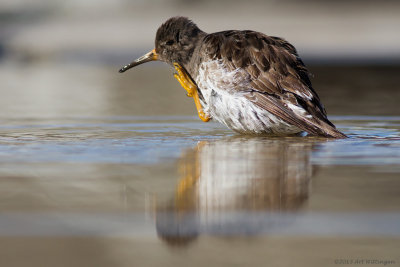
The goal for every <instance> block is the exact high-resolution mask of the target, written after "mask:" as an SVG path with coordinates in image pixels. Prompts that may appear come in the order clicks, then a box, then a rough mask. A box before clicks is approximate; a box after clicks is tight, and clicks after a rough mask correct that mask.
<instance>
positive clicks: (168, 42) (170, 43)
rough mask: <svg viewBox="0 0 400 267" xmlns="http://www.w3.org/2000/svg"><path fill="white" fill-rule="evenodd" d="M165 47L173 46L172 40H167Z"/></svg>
mask: <svg viewBox="0 0 400 267" xmlns="http://www.w3.org/2000/svg"><path fill="white" fill-rule="evenodd" d="M165 44H166V45H173V44H174V40H169V41H167V42H166V43H165Z"/></svg>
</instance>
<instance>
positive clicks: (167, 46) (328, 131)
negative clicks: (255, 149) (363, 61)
mask: <svg viewBox="0 0 400 267" xmlns="http://www.w3.org/2000/svg"><path fill="white" fill-rule="evenodd" d="M154 60H159V61H163V62H165V63H167V64H169V65H171V66H172V67H174V68H175V71H176V72H175V73H174V77H175V78H176V79H177V80H178V81H179V83H180V84H181V85H182V87H183V88H184V89H185V90H186V91H187V96H189V97H193V99H194V102H195V105H196V108H197V113H198V116H199V118H200V119H201V120H202V121H204V122H207V121H209V120H211V119H215V120H217V121H219V122H220V123H222V124H224V125H226V126H227V127H228V128H230V129H232V130H233V131H235V132H238V133H241V134H249V135H273V136H285V135H298V134H302V133H304V132H306V133H308V135H311V136H322V137H328V138H346V137H347V136H346V135H345V134H343V133H342V132H340V131H339V130H338V129H336V127H335V125H334V124H333V123H332V122H330V121H329V119H328V117H327V113H326V110H325V108H324V106H323V105H322V103H321V101H320V98H319V96H318V95H317V93H316V91H315V90H314V89H313V87H312V84H311V80H310V77H311V74H310V72H309V71H308V69H307V67H306V66H305V64H304V63H303V61H302V59H301V58H300V56H299V55H298V52H297V50H296V48H295V47H294V46H293V45H292V44H290V43H289V42H288V41H286V40H285V39H283V38H280V37H275V36H269V35H266V34H263V33H261V32H256V31H252V30H227V31H220V32H215V33H206V32H204V31H202V30H201V29H200V28H199V27H198V26H197V25H196V24H195V23H194V22H193V21H192V20H190V19H189V18H187V17H182V16H177V17H172V18H169V19H168V20H167V21H165V22H164V23H163V24H162V25H161V26H160V27H159V28H158V30H157V32H156V37H155V48H154V49H153V50H151V51H150V52H148V53H147V54H145V55H143V56H142V57H140V58H138V59H136V60H134V61H133V62H131V63H129V64H128V65H125V66H124V67H122V68H121V69H120V70H119V72H120V73H122V72H125V71H126V70H128V69H131V68H133V67H136V66H138V65H140V64H143V63H146V62H149V61H154Z"/></svg>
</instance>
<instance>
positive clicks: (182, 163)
mask: <svg viewBox="0 0 400 267" xmlns="http://www.w3.org/2000/svg"><path fill="white" fill-rule="evenodd" d="M296 140H297V141H296ZM311 147H312V145H311V144H310V143H305V142H304V141H298V139H296V138H294V139H272V140H271V139H262V138H243V137H241V138H233V137H232V138H228V139H222V140H216V141H202V142H200V143H198V144H197V146H195V147H194V148H193V149H190V150H188V151H186V152H185V153H183V155H182V156H181V158H180V160H179V164H178V166H179V172H180V174H181V178H180V180H179V182H178V184H177V188H176V192H175V196H174V197H173V200H172V201H170V202H169V203H164V205H162V206H161V205H158V206H157V214H156V225H157V233H158V235H159V236H160V237H161V238H162V239H163V240H165V241H166V242H167V243H168V244H175V245H179V244H181V245H183V244H188V243H190V241H192V240H194V239H196V237H197V236H198V235H200V234H211V235H244V234H245V235H256V234H257V233H259V232H260V231H262V229H264V228H265V227H272V225H273V224H276V223H278V224H280V225H281V224H282V223H283V224H284V223H285V222H282V221H279V222H276V221H274V220H273V217H274V214H277V213H282V212H291V211H295V210H297V209H299V208H300V207H301V206H302V204H303V203H304V202H305V200H306V199H307V197H308V195H309V191H310V178H311V175H312V166H311V164H310V159H309V157H310V151H311ZM271 218H272V220H271Z"/></svg>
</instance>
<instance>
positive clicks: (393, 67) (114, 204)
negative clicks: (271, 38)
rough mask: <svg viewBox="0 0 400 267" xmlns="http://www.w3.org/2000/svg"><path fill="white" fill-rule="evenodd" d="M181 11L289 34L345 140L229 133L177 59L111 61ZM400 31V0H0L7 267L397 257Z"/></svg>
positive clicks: (200, 21)
mask: <svg viewBox="0 0 400 267" xmlns="http://www.w3.org/2000/svg"><path fill="white" fill-rule="evenodd" d="M176 15H181V16H187V17H189V18H191V19H192V20H193V21H194V22H195V23H196V24H197V25H198V26H199V27H200V28H201V29H202V30H204V31H205V32H209V33H210V32H215V31H222V30H228V29H243V30H247V29H251V30H256V31H260V32H263V33H266V34H268V35H275V36H280V37H284V38H285V39H287V40H288V41H289V42H291V43H292V44H293V45H294V46H295V47H296V48H297V49H298V52H299V54H300V56H301V57H302V58H303V60H304V62H305V63H306V65H307V66H308V67H309V69H310V71H311V72H312V74H313V77H312V82H313V85H314V88H315V90H316V91H317V92H318V94H319V96H320V98H321V100H322V102H323V104H324V105H325V107H326V109H327V112H328V116H329V118H330V119H331V120H332V121H333V122H334V123H335V124H336V125H337V126H338V128H339V129H340V130H341V131H344V132H345V133H346V134H348V135H349V136H350V137H351V138H349V139H346V140H326V139H321V138H320V139H318V138H297V139H296V138H255V137H253V138H252V137H240V136H235V134H234V133H233V132H232V131H230V130H229V129H226V128H224V127H223V126H221V125H220V124H217V123H214V122H210V123H207V124H205V123H202V122H201V121H199V119H198V118H197V116H196V110H195V107H194V103H193V100H192V99H191V98H188V97H186V96H185V95H186V92H185V91H184V90H183V88H181V87H180V85H179V84H178V82H177V81H176V80H175V79H174V78H173V75H172V74H173V69H172V68H171V67H169V66H167V65H166V64H164V63H161V62H151V63H148V64H144V65H141V66H140V67H137V68H135V69H132V70H130V71H128V72H126V73H124V74H120V73H118V70H119V68H120V67H122V66H123V65H125V64H127V63H129V62H131V61H132V60H133V59H136V58H137V57H139V56H141V55H143V54H144V53H146V52H148V51H150V50H151V49H153V48H154V38H155V33H156V30H157V28H158V27H159V26H160V24H161V23H163V22H164V21H165V20H166V19H168V18H170V17H172V16H176ZM399 29H400V1H397V0H392V1H391V0H386V1H369V0H367V1H365V0H350V1H340V0H338V1H316V0H315V1H313V0H303V1H294V0H292V1H290V0H283V1H274V0H269V1H262V0H259V1H257V0H256V1H237V0H234V1H228V0H225V1H214V0H198V1H186V0H165V1H162V0H150V1H145V0H139V1H133V0H113V1H106V0H97V1H94V0H85V1H81V0H70V1H59V0H35V1H31V0H1V1H0V94H1V97H0V265H1V266H187V265H189V264H190V266H205V265H208V266H213V265H215V266H260V267H261V266H267V265H268V266H269V264H271V265H273V266H337V264H338V262H336V261H335V260H338V259H339V260H340V259H356V258H359V259H364V260H367V259H370V260H373V259H377V260H384V261H387V262H386V264H390V266H395V265H396V264H397V265H398V264H399V262H400V258H399V255H398V247H399V246H400V238H399V237H400V229H399V227H398V225H399V224H400V215H399V214H400V212H399V207H400V197H399V196H400V191H399V190H400V189H399V188H400V180H399V177H400V175H399V174H400V167H399V162H400V160H399V159H400V151H399V147H400V117H399V116H400V108H399V104H398V103H399V99H400V90H399V84H400V78H399V77H400V76H399V73H400V34H399ZM210 262H211V263H212V264H211V263H210ZM339 263H340V262H339Z"/></svg>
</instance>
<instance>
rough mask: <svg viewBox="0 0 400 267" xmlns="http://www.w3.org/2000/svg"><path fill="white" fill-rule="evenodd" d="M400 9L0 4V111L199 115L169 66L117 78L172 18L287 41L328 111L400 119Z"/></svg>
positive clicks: (360, 4)
mask: <svg viewBox="0 0 400 267" xmlns="http://www.w3.org/2000/svg"><path fill="white" fill-rule="evenodd" d="M399 10H400V3H399V2H398V1H390V0H388V1H380V2H377V1H356V0H354V1H311V0H310V1H207V0H201V1H184V0H170V1H161V0H160V1H154V0H153V1H127V0H116V1H104V0H102V1H50V0H36V1H24V0H18V1H14V0H13V1H11V0H3V1H1V3H0V21H1V28H0V70H1V71H0V80H1V83H2V86H1V93H2V97H1V99H0V106H1V107H2V108H1V115H2V116H5V117H10V116H18V115H19V114H21V113H22V114H23V115H26V114H27V113H28V114H31V115H32V116H55V115H57V114H65V113H68V114H69V115H71V116H72V115H77V116H81V115H94V114H111V115H149V114H174V115H178V114H191V115H195V110H194V109H193V105H192V102H191V100H190V99H188V98H185V97H184V93H183V91H182V89H181V88H179V86H178V84H177V82H176V81H175V80H174V79H173V77H172V69H171V68H169V67H168V66H166V65H165V64H162V63H158V62H153V63H150V64H146V65H143V66H141V67H140V68H137V69H135V70H133V71H132V70H131V71H129V72H128V73H125V74H123V75H121V74H119V73H117V72H116V71H117V70H118V69H119V67H121V66H123V65H125V64H126V63H128V62H131V60H133V59H135V58H137V57H138V56H140V55H142V54H144V53H145V52H147V51H149V50H151V49H152V48H153V46H154V38H155V32H156V30H157V28H158V27H159V25H160V24H161V23H162V22H164V21H165V20H166V19H168V18H169V17H172V16H176V15H182V16H187V17H189V18H191V19H192V20H193V21H194V22H195V23H197V24H198V26H199V27H200V28H201V29H203V30H204V31H206V32H215V31H222V30H227V29H252V30H256V31H260V32H263V33H266V34H268V35H275V36H280V37H284V38H286V39H287V40H288V41H290V42H291V43H292V44H294V45H295V46H296V47H297V49H298V51H299V53H300V56H301V57H302V58H303V60H304V61H305V63H306V64H307V65H308V66H309V68H310V70H311V72H312V73H313V74H314V79H313V82H314V87H315V88H316V90H317V92H319V94H321V97H322V100H323V103H325V105H326V107H327V109H328V114H339V115H345V114H348V113H352V114H358V115H361V114H368V115H390V114H392V113H396V114H398V112H396V111H397V110H392V109H393V106H392V105H394V104H395V103H394V100H393V99H395V98H394V96H396V97H397V96H399V93H398V91H399V90H397V88H396V90H395V88H393V87H394V86H396V84H397V81H398V79H397V73H398V68H397V65H398V64H399V62H400V35H399V34H398V29H399V28H400V16H399ZM338 66H339V67H338ZM355 66H357V68H351V69H350V68H349V67H355ZM382 75H383V76H382ZM154 77H157V79H155V78H154ZM326 79H328V82H326ZM343 80H346V83H342V84H338V83H341V81H343ZM160 85H162V86H160ZM377 85H378V86H379V85H381V88H379V89H378V88H377V87H376V86H377ZM160 87H165V88H170V87H172V88H171V89H168V91H167V90H163V89H162V88H160ZM83 88H84V89H83ZM154 88H159V90H158V91H157V92H154ZM381 90H382V91H383V93H382V92H380V91H381ZM153 93H156V95H155V96H153V95H152V94H153ZM157 96H160V97H161V98H164V99H165V98H166V97H167V98H168V99H170V101H158V99H157ZM338 98H339V99H342V100H343V99H345V98H348V99H349V101H337V99H338ZM137 99H140V101H137ZM350 99H351V100H350ZM177 102H179V105H176V103H177ZM377 102H379V103H385V104H383V105H382V104H377ZM21 106H22V107H23V108H20V107H21ZM149 106H151V107H152V108H151V109H148V108H146V107H149Z"/></svg>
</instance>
